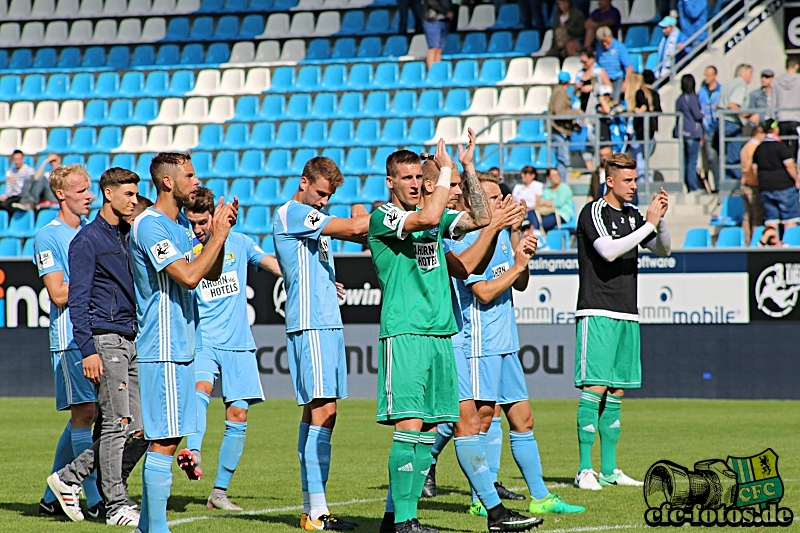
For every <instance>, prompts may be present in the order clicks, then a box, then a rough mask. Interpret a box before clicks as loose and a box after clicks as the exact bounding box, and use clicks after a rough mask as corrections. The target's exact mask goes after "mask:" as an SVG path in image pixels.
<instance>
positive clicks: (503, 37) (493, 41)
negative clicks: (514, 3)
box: [486, 4, 514, 55]
mask: <svg viewBox="0 0 800 533" xmlns="http://www.w3.org/2000/svg"><path fill="white" fill-rule="evenodd" d="M507 5H510V4H507ZM503 7H505V6H503ZM513 49H514V38H513V37H512V36H511V32H510V31H497V32H494V33H493V34H492V36H491V37H490V38H489V45H488V46H487V47H486V52H487V53H489V54H503V55H506V54H510V53H511V52H512V50H513Z"/></svg>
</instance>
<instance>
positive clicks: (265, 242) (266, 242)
mask: <svg viewBox="0 0 800 533" xmlns="http://www.w3.org/2000/svg"><path fill="white" fill-rule="evenodd" d="M261 249H262V250H264V251H265V252H266V253H268V254H274V253H275V239H274V238H273V236H272V235H266V236H265V237H264V238H263V239H261Z"/></svg>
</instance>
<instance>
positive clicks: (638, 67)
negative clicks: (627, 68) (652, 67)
mask: <svg viewBox="0 0 800 533" xmlns="http://www.w3.org/2000/svg"><path fill="white" fill-rule="evenodd" d="M628 57H629V58H630V60H631V63H633V71H634V72H636V73H639V74H641V73H642V72H644V59H643V58H642V54H637V53H634V52H631V53H630V54H628Z"/></svg>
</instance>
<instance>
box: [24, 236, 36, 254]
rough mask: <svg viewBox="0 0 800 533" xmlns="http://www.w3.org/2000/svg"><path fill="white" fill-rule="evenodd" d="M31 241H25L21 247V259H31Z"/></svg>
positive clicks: (32, 242) (32, 241)
mask: <svg viewBox="0 0 800 533" xmlns="http://www.w3.org/2000/svg"><path fill="white" fill-rule="evenodd" d="M33 244H34V240H33V239H25V244H24V245H22V255H23V257H33Z"/></svg>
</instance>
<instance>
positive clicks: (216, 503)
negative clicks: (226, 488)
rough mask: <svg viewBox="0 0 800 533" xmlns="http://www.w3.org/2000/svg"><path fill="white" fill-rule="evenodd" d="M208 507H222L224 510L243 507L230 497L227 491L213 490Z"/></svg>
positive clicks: (236, 509)
mask: <svg viewBox="0 0 800 533" xmlns="http://www.w3.org/2000/svg"><path fill="white" fill-rule="evenodd" d="M206 507H208V508H209V509H222V510H224V511H241V510H242V508H241V507H239V506H238V505H236V504H235V503H233V502H232V501H230V500H229V499H228V495H227V494H225V493H218V492H212V493H211V496H209V497H208V503H206Z"/></svg>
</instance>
